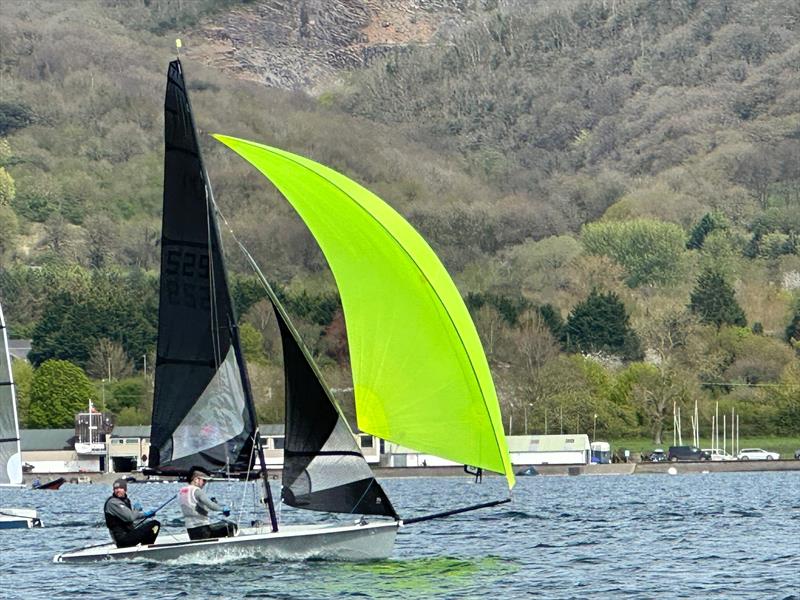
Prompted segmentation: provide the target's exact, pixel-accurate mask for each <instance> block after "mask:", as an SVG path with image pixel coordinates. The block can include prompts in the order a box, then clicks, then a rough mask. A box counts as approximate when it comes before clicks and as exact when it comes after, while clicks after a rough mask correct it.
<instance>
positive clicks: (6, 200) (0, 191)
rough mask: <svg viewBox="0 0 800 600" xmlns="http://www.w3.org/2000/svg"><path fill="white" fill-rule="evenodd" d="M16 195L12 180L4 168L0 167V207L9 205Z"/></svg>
mask: <svg viewBox="0 0 800 600" xmlns="http://www.w3.org/2000/svg"><path fill="white" fill-rule="evenodd" d="M16 195H17V188H16V186H15V185H14V178H13V177H11V175H10V174H9V173H8V171H6V168H5V167H0V206H8V205H9V204H11V203H12V202H13V201H14V198H15V197H16Z"/></svg>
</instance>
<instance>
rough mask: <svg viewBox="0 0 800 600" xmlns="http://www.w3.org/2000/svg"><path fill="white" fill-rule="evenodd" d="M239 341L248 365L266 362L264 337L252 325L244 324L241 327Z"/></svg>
mask: <svg viewBox="0 0 800 600" xmlns="http://www.w3.org/2000/svg"><path fill="white" fill-rule="evenodd" d="M239 340H240V341H241V344H242V352H243V353H244V356H245V358H246V359H247V362H248V363H255V362H266V360H267V357H266V356H265V355H264V336H263V335H262V334H261V332H260V331H259V330H258V329H256V328H255V327H253V326H252V325H251V324H250V323H242V324H241V325H239Z"/></svg>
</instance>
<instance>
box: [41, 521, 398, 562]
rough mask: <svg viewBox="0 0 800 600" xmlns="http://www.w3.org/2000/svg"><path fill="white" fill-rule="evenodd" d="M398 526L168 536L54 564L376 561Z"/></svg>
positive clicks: (81, 553)
mask: <svg viewBox="0 0 800 600" xmlns="http://www.w3.org/2000/svg"><path fill="white" fill-rule="evenodd" d="M399 527H400V522H397V521H377V522H373V523H364V524H355V525H344V526H342V525H317V526H309V525H303V526H286V527H284V528H282V529H281V530H280V531H278V532H277V533H272V532H271V531H269V530H268V529H263V528H259V529H242V530H240V531H239V534H238V535H237V536H235V537H229V538H215V539H210V540H195V541H191V540H189V538H188V536H187V535H186V534H185V533H183V534H181V535H177V536H173V535H167V536H164V537H163V538H160V539H158V540H156V543H155V544H150V545H147V546H141V545H140V546H135V547H133V548H117V547H116V546H115V545H114V544H104V545H101V546H91V547H89V548H83V549H80V550H73V551H70V552H64V553H63V554H57V555H56V556H54V557H53V562H93V561H101V560H123V559H125V560H130V559H140V560H157V561H163V560H176V559H181V558H183V557H187V556H188V557H190V559H192V558H194V559H200V560H202V561H207V560H218V559H230V558H236V557H239V556H241V557H259V558H266V559H268V560H309V559H320V560H340V561H365V560H378V559H382V558H387V557H388V556H389V555H391V553H392V548H394V540H395V536H396V535H397V529H398V528H399Z"/></svg>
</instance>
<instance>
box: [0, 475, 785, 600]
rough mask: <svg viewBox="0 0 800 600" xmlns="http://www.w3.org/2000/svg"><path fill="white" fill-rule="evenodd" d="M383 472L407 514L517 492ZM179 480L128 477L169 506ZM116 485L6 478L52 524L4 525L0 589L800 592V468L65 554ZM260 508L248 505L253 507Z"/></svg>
mask: <svg viewBox="0 0 800 600" xmlns="http://www.w3.org/2000/svg"><path fill="white" fill-rule="evenodd" d="M384 483H385V487H386V489H387V492H388V493H389V494H390V496H391V498H392V502H393V504H394V505H395V506H396V507H397V509H398V511H399V512H400V513H401V514H402V515H403V516H406V517H413V516H419V515H423V514H428V513H433V512H438V511H441V510H447V509H449V508H454V507H456V506H464V505H468V504H472V503H475V502H481V501H486V500H490V499H499V498H502V497H503V496H504V495H505V491H504V488H503V481H502V480H501V479H500V478H486V479H485V480H484V483H483V484H480V485H479V484H475V483H474V482H473V481H472V480H471V478H469V477H466V476H465V477H453V478H415V479H389V480H386V481H385V482H384ZM213 485H214V492H213V493H214V495H216V496H217V497H218V498H225V499H226V500H228V501H229V503H231V504H233V503H234V502H233V501H234V499H238V498H242V497H249V496H248V495H247V494H246V493H245V490H244V489H243V486H242V484H218V483H215V484H213ZM177 487H178V485H176V484H172V485H166V484H165V485H158V486H150V485H143V486H136V487H133V488H131V490H130V492H131V495H132V496H133V497H134V499H135V500H139V501H141V502H142V504H143V505H145V506H158V505H159V504H161V503H162V502H163V501H164V500H165V499H167V498H168V497H169V496H170V495H172V494H174V493H175V491H176V489H177ZM276 492H277V490H276ZM108 493H109V490H108V489H107V486H101V485H69V484H67V485H64V486H63V487H62V488H61V490H58V491H33V490H5V489H4V490H0V505H2V506H18V507H25V506H27V507H35V508H37V509H38V510H39V512H40V516H41V517H42V518H43V520H44V522H45V529H38V530H7V531H2V532H0V556H2V558H1V559H0V561H2V565H0V566H2V581H3V584H2V588H0V597H2V598H4V599H5V598H8V599H14V600H16V599H26V600H28V599H39V598H41V599H47V600H52V599H55V598H58V599H59V600H60V599H62V598H86V597H87V596H86V593H85V592H84V590H87V589H88V590H90V591H91V594H92V597H93V598H96V599H98V600H102V599H105V598H109V599H111V598H113V599H115V600H116V599H118V598H126V599H127V598H148V599H149V598H159V599H160V598H166V599H171V598H186V597H193V598H194V597H196V598H213V599H227V598H231V599H233V598H281V599H290V598H291V599H319V598H351V597H356V598H400V599H402V600H416V599H427V598H454V599H455V598H459V599H460V598H486V597H488V598H496V599H498V600H499V599H505V598H522V597H527V596H534V597H541V598H589V597H591V598H653V597H658V598H709V597H717V598H730V597H746V598H795V599H800V594H798V575H797V574H798V573H800V558H799V555H800V553H798V544H797V539H798V522H800V472H785V473H757V472H750V473H709V474H693V475H678V476H673V477H667V476H663V475H638V476H624V477H602V476H580V477H535V478H521V480H520V482H519V484H518V486H517V488H516V489H515V490H514V502H513V504H511V505H504V506H503V507H499V508H494V509H487V510H483V511H477V512H472V513H464V514H460V515H456V516H453V517H450V518H447V519H440V520H434V521H427V522H423V523H418V524H414V525H410V526H407V527H403V528H402V529H401V530H400V532H399V534H398V537H397V545H396V548H395V553H394V556H393V558H392V559H391V560H386V561H377V562H369V563H336V562H326V561H307V562H294V563H287V562H269V561H266V560H261V559H255V558H252V557H237V556H231V557H228V559H225V560H217V559H214V560H205V561H203V560H202V559H198V558H196V557H192V558H187V559H185V560H180V561H171V562H166V563H162V562H153V561H135V562H107V563H95V564H88V565H67V564H53V563H52V562H51V561H52V557H53V555H54V554H56V553H58V552H63V551H65V550H67V549H70V548H75V547H80V546H86V545H90V544H95V543H104V542H106V541H107V540H108V534H107V532H106V529H105V527H104V526H103V523H102V514H101V513H102V506H103V502H104V501H105V499H106V497H107V495H108ZM248 510H250V509H248ZM253 510H255V507H254V508H253ZM255 514H256V513H251V512H247V511H246V512H245V515H244V519H245V520H249V519H250V518H253V516H254V515H255ZM308 516H311V517H316V518H318V519H321V520H326V521H330V520H333V519H335V518H336V517H331V516H328V515H323V514H316V513H311V515H308ZM159 518H160V519H161V520H162V523H164V532H163V533H162V535H164V536H169V535H172V534H175V533H179V532H180V531H181V527H180V521H179V519H178V511H177V508H175V507H174V506H170V507H168V508H167V509H166V510H165V511H164V513H163V514H159ZM281 518H282V521H283V522H286V523H295V522H300V521H302V520H304V519H305V518H307V516H306V515H302V514H301V511H297V510H294V509H289V508H286V507H284V508H282V511H281ZM344 520H352V518H344ZM7 582H8V583H7Z"/></svg>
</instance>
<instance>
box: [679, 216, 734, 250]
mask: <svg viewBox="0 0 800 600" xmlns="http://www.w3.org/2000/svg"><path fill="white" fill-rule="evenodd" d="M725 227H726V221H725V219H724V218H723V217H720V216H719V215H713V214H711V213H706V214H704V215H703V218H702V219H700V222H699V223H698V224H697V225H695V227H694V229H692V232H691V233H690V234H689V241H687V242H686V248H687V249H688V250H699V249H700V248H702V247H703V243H704V242H705V241H706V237H707V236H708V234H710V233H711V232H712V231H715V230H717V229H724V228H725Z"/></svg>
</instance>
